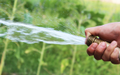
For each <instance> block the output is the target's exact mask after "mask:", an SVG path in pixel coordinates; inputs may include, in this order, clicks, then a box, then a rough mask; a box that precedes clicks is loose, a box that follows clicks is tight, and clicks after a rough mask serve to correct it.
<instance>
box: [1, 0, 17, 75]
mask: <svg viewBox="0 0 120 75" xmlns="http://www.w3.org/2000/svg"><path fill="white" fill-rule="evenodd" d="M16 6H17V0H15V1H14V6H13V12H12V16H11V18H10V20H11V21H12V20H13V19H14V14H15V11H16ZM7 36H8V35H7ZM8 43H9V40H8V39H6V41H5V47H4V50H3V54H2V58H1V63H0V75H1V74H2V71H3V67H4V64H5V57H6V52H7V47H8Z"/></svg>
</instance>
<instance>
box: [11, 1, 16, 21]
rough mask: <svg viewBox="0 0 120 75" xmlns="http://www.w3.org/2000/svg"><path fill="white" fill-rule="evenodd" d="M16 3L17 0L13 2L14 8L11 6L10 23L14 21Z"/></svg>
mask: <svg viewBox="0 0 120 75" xmlns="http://www.w3.org/2000/svg"><path fill="white" fill-rule="evenodd" d="M17 2H18V0H14V6H13V11H12V16H11V18H10V20H11V21H13V19H14V15H15V11H16V6H17Z"/></svg>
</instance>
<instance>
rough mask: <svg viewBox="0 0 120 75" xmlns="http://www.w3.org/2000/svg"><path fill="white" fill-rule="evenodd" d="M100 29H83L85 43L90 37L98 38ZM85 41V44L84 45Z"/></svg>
mask: <svg viewBox="0 0 120 75" xmlns="http://www.w3.org/2000/svg"><path fill="white" fill-rule="evenodd" d="M100 28H101V27H100V26H97V27H92V28H87V29H85V36H86V41H87V38H88V37H89V36H90V35H94V36H99V34H100ZM86 41H85V43H86Z"/></svg>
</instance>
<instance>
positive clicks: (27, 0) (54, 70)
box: [0, 0, 120, 75]
mask: <svg viewBox="0 0 120 75" xmlns="http://www.w3.org/2000/svg"><path fill="white" fill-rule="evenodd" d="M13 5H14V0H0V18H1V19H5V20H9V19H10V17H11V13H12V8H13ZM113 6H114V7H113ZM111 7H112V8H113V9H111ZM16 10H17V11H16V12H15V16H14V21H17V22H24V23H30V24H33V25H36V26H40V27H46V28H49V27H50V28H54V29H55V30H60V31H63V32H67V33H71V34H74V35H79V36H85V35H84V30H85V28H87V27H94V26H98V25H103V24H104V23H108V22H114V21H120V20H119V16H120V14H119V12H120V10H119V5H115V4H112V3H103V2H100V1H99V0H96V1H91V0H18V4H17V9H16ZM6 29H7V28H6V27H5V28H4V26H2V25H1V28H0V32H4V31H6ZM4 41H5V38H1V39H0V57H1V56H2V52H3V49H4ZM42 45H43V44H42V43H41V42H40V43H37V44H26V43H22V42H12V41H10V42H9V45H8V52H7V56H6V60H5V67H4V70H3V75H36V71H37V67H38V64H39V55H40V52H41V49H42ZM77 49H78V50H77V53H76V55H75V64H74V67H73V68H74V69H73V75H113V74H114V75H119V74H120V72H119V70H120V68H119V67H120V66H116V65H113V64H111V63H108V62H107V63H106V62H103V61H96V60H95V59H94V58H93V57H89V56H88V55H87V53H86V49H87V46H86V45H81V46H77ZM73 51H74V45H52V44H47V45H46V48H45V53H44V57H43V61H42V68H41V75H69V73H70V67H71V60H72V55H73Z"/></svg>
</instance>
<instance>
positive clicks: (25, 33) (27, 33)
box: [0, 20, 85, 45]
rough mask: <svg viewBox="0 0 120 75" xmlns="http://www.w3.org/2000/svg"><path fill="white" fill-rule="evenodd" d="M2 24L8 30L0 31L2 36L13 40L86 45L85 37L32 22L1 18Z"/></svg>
mask: <svg viewBox="0 0 120 75" xmlns="http://www.w3.org/2000/svg"><path fill="white" fill-rule="evenodd" d="M0 24H1V25H5V26H7V28H8V29H7V31H6V32H4V33H0V37H3V36H4V37H5V38H8V39H10V40H12V41H15V42H17V41H19V42H25V43H28V44H33V43H38V42H45V43H48V44H61V45H68V44H71V45H84V44H85V38H84V37H80V36H75V35H72V34H68V33H65V32H62V31H57V30H54V29H52V28H44V27H37V26H34V25H31V24H24V23H18V22H11V21H5V20H0Z"/></svg>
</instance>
